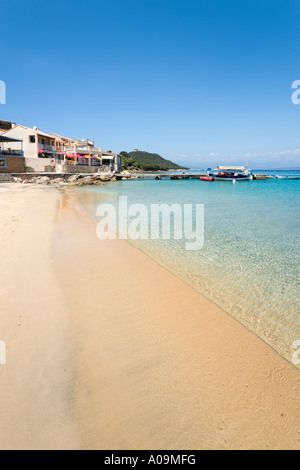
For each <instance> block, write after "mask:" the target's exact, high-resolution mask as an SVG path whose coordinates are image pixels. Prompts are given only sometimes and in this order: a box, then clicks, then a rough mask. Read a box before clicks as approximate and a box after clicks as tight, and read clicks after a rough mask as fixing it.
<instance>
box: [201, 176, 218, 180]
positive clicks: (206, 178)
mask: <svg viewBox="0 0 300 470" xmlns="http://www.w3.org/2000/svg"><path fill="white" fill-rule="evenodd" d="M200 180H201V181H215V178H211V177H210V176H200Z"/></svg>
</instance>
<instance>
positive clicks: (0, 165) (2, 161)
mask: <svg viewBox="0 0 300 470" xmlns="http://www.w3.org/2000/svg"><path fill="white" fill-rule="evenodd" d="M0 168H6V158H0Z"/></svg>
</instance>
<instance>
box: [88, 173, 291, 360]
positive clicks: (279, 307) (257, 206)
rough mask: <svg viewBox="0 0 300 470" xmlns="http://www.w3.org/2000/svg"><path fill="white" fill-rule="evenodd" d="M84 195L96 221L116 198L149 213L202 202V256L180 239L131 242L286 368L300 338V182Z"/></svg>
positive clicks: (184, 183)
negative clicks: (99, 210) (156, 206)
mask: <svg viewBox="0 0 300 470" xmlns="http://www.w3.org/2000/svg"><path fill="white" fill-rule="evenodd" d="M272 173H273V174H278V172H272ZM285 173H286V172H285ZM82 191H83V193H84V194H85V195H86V198H85V200H86V203H87V205H88V208H89V210H90V211H91V212H92V213H93V214H94V215H95V212H96V207H97V205H98V204H99V203H100V202H112V203H113V204H117V202H118V197H119V196H120V195H127V196H128V203H129V204H133V203H137V202H139V203H143V204H145V205H146V206H147V207H150V204H153V203H167V204H173V203H180V204H187V203H194V204H196V203H197V204H204V206H205V243H204V247H203V249H202V250H200V251H186V250H185V241H183V240H172V239H171V240H137V241H134V242H133V243H134V244H135V245H136V246H137V247H138V248H140V249H141V250H143V251H144V252H145V253H147V254H148V255H149V256H151V257H152V258H154V259H155V260H156V261H158V262H159V263H161V264H162V265H164V266H165V267H167V268H168V269H169V270H171V271H172V272H175V273H176V274H177V275H178V276H180V277H181V278H182V279H183V280H184V281H185V282H187V283H188V284H190V285H192V286H193V287H194V288H195V289H197V290H198V291H199V292H201V293H202V294H204V295H205V296H206V297H208V298H210V299H211V300H213V301H214V302H215V303H216V304H218V305H219V306H220V307H222V308H223V309H224V310H225V311H226V312H227V313H228V314H230V315H232V316H233V317H235V318H236V319H237V320H239V321H240V322H242V323H243V324H244V325H245V326H246V327H247V328H249V329H250V330H251V331H253V332H254V333H256V334H257V335H258V336H260V337H261V338H262V339H263V340H265V341H266V342H267V343H268V344H270V345H271V346H272V347H273V348H274V349H276V350H277V351H278V352H279V353H280V354H281V355H282V356H284V357H285V358H286V359H287V360H288V361H290V362H291V360H292V354H293V349H292V343H293V342H294V341H295V340H300V313H299V300H300V275H299V262H300V254H299V247H300V217H299V216H300V180H295V181H283V180H267V181H249V182H241V183H236V184H232V183H229V182H214V183H206V182H201V181H199V180H179V181H170V180H162V181H155V180H133V181H122V182H119V183H113V184H109V185H107V186H101V187H90V188H82Z"/></svg>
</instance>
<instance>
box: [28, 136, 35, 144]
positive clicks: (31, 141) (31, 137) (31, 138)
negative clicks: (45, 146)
mask: <svg viewBox="0 0 300 470" xmlns="http://www.w3.org/2000/svg"><path fill="white" fill-rule="evenodd" d="M29 143H30V144H35V135H30V136H29Z"/></svg>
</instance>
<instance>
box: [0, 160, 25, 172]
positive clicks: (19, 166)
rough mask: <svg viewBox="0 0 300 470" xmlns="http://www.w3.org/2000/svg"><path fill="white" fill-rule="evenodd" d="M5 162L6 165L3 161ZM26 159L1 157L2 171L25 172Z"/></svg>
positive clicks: (0, 168)
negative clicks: (3, 164)
mask: <svg viewBox="0 0 300 470" xmlns="http://www.w3.org/2000/svg"><path fill="white" fill-rule="evenodd" d="M2 162H4V163H5V165H6V166H5V167H4V166H1V163H2ZM24 171H25V159H24V158H23V157H0V173H23V172H24Z"/></svg>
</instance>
